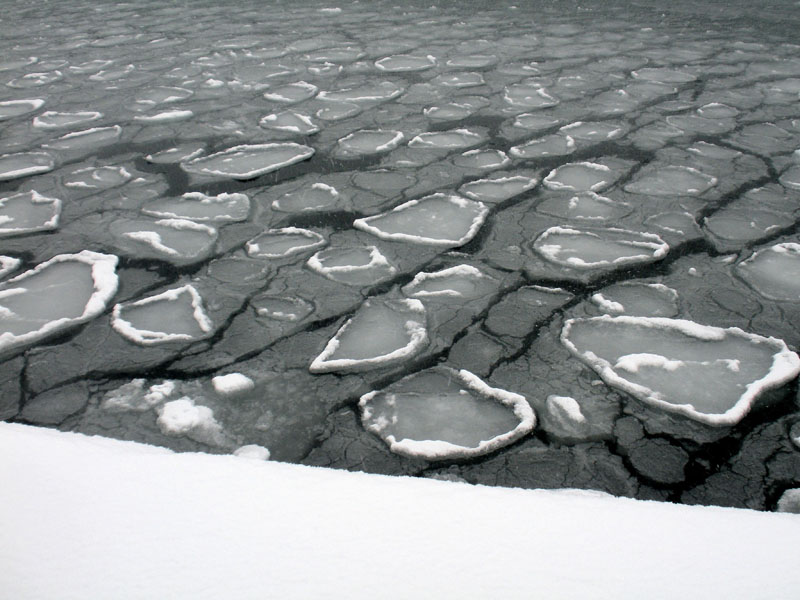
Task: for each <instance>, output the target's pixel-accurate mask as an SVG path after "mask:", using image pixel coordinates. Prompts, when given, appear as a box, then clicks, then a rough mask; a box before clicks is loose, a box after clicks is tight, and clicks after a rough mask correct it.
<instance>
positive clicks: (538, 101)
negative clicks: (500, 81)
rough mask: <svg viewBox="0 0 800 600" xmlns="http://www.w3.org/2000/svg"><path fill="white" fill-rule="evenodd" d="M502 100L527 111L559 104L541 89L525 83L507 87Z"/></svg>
mask: <svg viewBox="0 0 800 600" xmlns="http://www.w3.org/2000/svg"><path fill="white" fill-rule="evenodd" d="M503 98H504V99H505V101H506V102H508V103H509V104H510V105H511V106H513V107H516V108H522V109H527V110H530V109H534V108H548V107H550V106H556V105H557V104H558V103H559V100H558V99H557V98H555V97H554V96H552V95H550V94H549V93H548V92H547V90H546V89H544V88H543V87H540V86H538V85H536V84H526V83H519V84H514V85H509V86H507V87H506V89H505V94H504V96H503Z"/></svg>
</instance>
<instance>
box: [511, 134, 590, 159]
mask: <svg viewBox="0 0 800 600" xmlns="http://www.w3.org/2000/svg"><path fill="white" fill-rule="evenodd" d="M573 152H575V140H573V139H572V138H571V137H569V136H568V135H558V134H553V135H548V136H545V137H543V138H539V139H535V140H531V141H529V142H525V143H524V144H521V145H519V146H512V147H511V148H510V149H509V150H508V153H509V154H510V155H511V156H515V157H517V158H544V157H547V156H567V155H568V154H572V153H573Z"/></svg>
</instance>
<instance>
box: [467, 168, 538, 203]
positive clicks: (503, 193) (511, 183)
mask: <svg viewBox="0 0 800 600" xmlns="http://www.w3.org/2000/svg"><path fill="white" fill-rule="evenodd" d="M538 182H539V180H538V179H536V178H535V177H525V176H523V175H512V176H510V177H494V178H489V179H478V180H476V181H470V182H469V183H465V184H464V185H462V186H461V187H460V188H459V190H458V191H459V192H460V193H462V194H464V195H465V196H468V197H469V198H472V199H473V200H480V201H481V202H484V203H486V204H495V203H498V202H503V201H505V200H508V199H509V198H513V197H514V196H518V195H520V194H522V193H524V192H527V191H528V190H531V189H533V188H534V187H536V184H537V183H538Z"/></svg>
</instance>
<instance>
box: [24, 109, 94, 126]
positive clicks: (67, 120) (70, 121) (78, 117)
mask: <svg viewBox="0 0 800 600" xmlns="http://www.w3.org/2000/svg"><path fill="white" fill-rule="evenodd" d="M102 116H103V113H99V112H97V111H80V112H56V111H52V110H48V111H46V112H43V113H42V114H40V115H37V116H35V117H34V118H33V126H34V127H35V128H36V129H63V128H66V127H72V126H74V125H82V124H83V123H89V122H91V121H96V120H97V119H100V118H102Z"/></svg>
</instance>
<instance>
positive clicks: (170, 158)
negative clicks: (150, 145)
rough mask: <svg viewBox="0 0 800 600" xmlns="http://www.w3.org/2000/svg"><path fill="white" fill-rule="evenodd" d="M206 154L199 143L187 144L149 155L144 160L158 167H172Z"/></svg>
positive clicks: (203, 147)
mask: <svg viewBox="0 0 800 600" xmlns="http://www.w3.org/2000/svg"><path fill="white" fill-rule="evenodd" d="M205 153H206V150H205V146H204V145H202V144H197V143H186V144H181V145H179V146H174V147H172V148H167V149H166V150H161V151H160V152H156V153H155V154H148V155H147V156H145V157H144V159H145V160H146V161H147V162H149V163H153V164H156V165H172V164H177V163H181V162H186V161H189V160H192V159H193V158H197V157H199V156H202V155H203V154H205Z"/></svg>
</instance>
